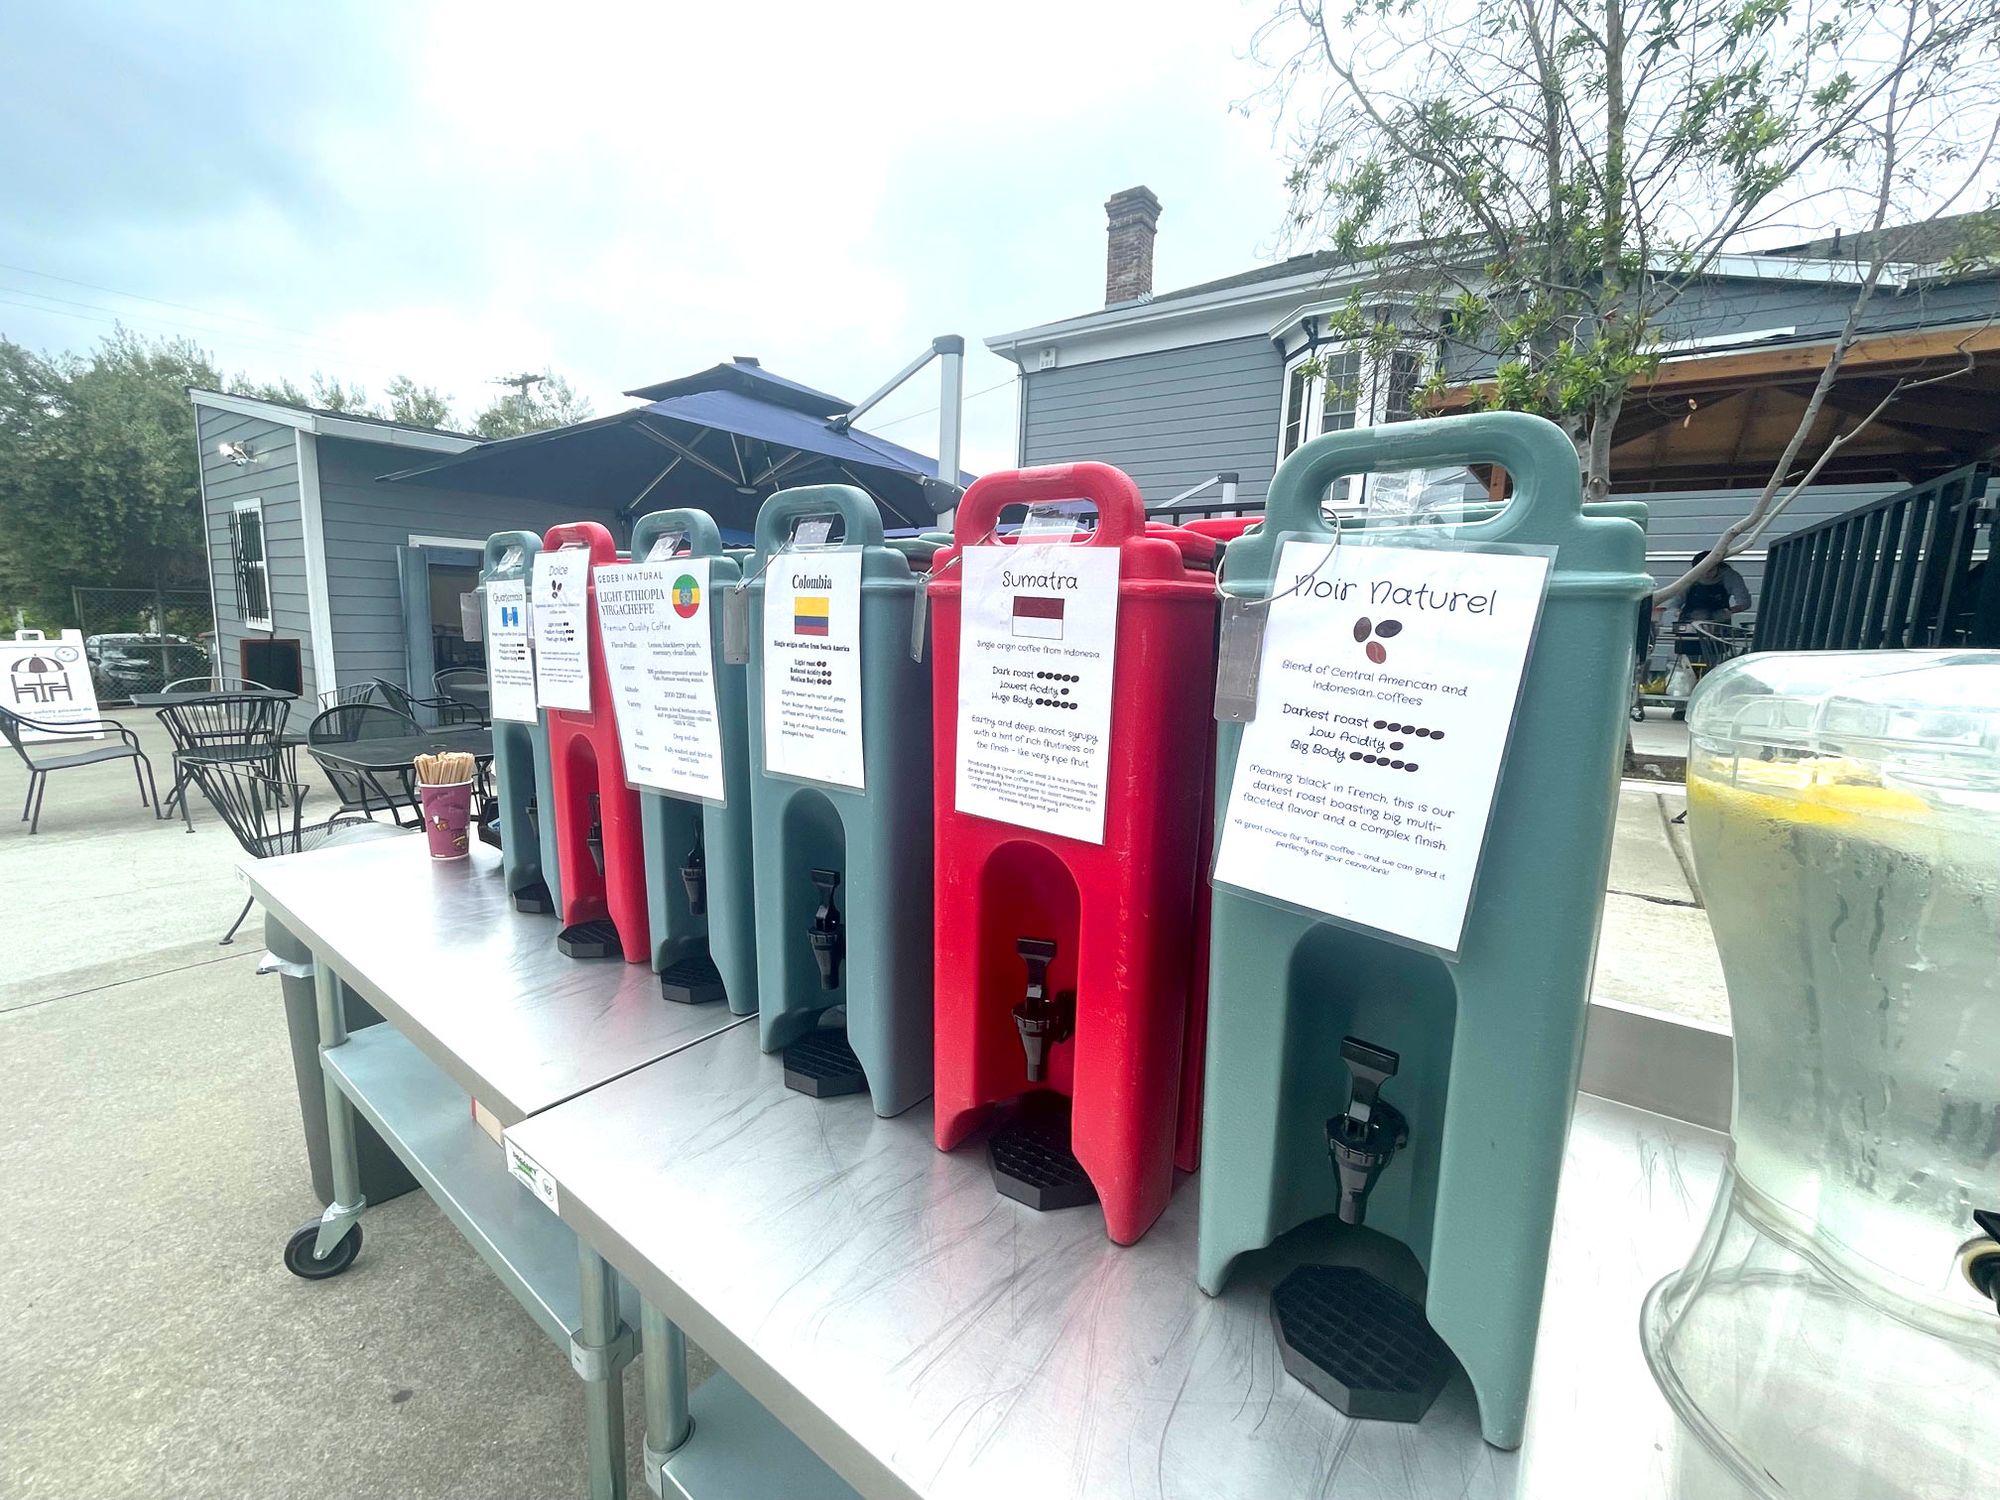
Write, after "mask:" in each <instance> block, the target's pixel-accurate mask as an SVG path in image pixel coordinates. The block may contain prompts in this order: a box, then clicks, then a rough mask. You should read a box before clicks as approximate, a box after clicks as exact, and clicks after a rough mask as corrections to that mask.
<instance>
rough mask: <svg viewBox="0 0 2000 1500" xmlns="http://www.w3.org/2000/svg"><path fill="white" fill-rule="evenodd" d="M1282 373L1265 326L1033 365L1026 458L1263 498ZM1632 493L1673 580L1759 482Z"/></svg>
mask: <svg viewBox="0 0 2000 1500" xmlns="http://www.w3.org/2000/svg"><path fill="white" fill-rule="evenodd" d="M1283 382H1284V365H1283V361H1282V360H1281V359H1280V358H1279V357H1278V355H1277V353H1276V351H1275V349H1274V348H1273V346H1272V344H1271V342H1270V341H1269V340H1268V339H1263V338H1250V339H1236V340H1232V341H1230V342H1227V343H1217V344H1209V345H1201V346H1194V347H1190V348H1183V349H1173V350H1167V351H1163V352H1160V353H1156V354H1142V355H1134V356H1131V357H1128V358H1125V359H1111V360H1103V361H1100V362H1098V363H1096V364H1088V365H1078V366H1076V367H1074V368H1070V369H1063V368H1060V367H1059V368H1057V369H1054V370H1036V371H1029V372H1026V373H1024V374H1023V376H1022V402H1023V406H1024V412H1025V415H1024V417H1023V420H1022V424H1021V433H1022V454H1021V459H1022V462H1023V463H1024V464H1029V465H1033V464H1053V463H1068V462H1074V461H1077V460H1081V459H1097V460H1100V461H1101V462H1104V463H1109V464H1115V465H1117V466H1118V467H1119V468H1121V469H1124V470H1125V471H1126V472H1127V473H1128V474H1130V475H1131V476H1132V477H1133V478H1134V479H1135V480H1137V481H1138V483H1139V487H1140V489H1141V490H1142V491H1143V492H1144V494H1145V496H1146V499H1147V500H1148V501H1149V502H1158V501H1161V500H1165V499H1167V498H1169V497H1170V496H1172V495H1173V494H1175V493H1177V492H1178V491H1180V490H1183V489H1186V488H1187V487H1188V486H1189V485H1193V484H1197V483H1199V482H1200V481H1201V480H1203V479H1206V478H1207V477H1208V476H1209V475H1211V474H1214V473H1216V472H1217V471H1218V470H1226V469H1235V470H1237V471H1238V473H1239V475H1240V476H1241V480H1240V482H1241V485H1242V488H1241V490H1240V492H1239V499H1240V500H1241V501H1242V502H1244V503H1246V504H1252V505H1255V504H1260V503H1261V502H1262V501H1263V498H1264V493H1265V490H1266V489H1267V488H1268V486H1269V484H1270V480H1271V474H1272V472H1273V469H1274V466H1275V460H1276V457H1277V452H1278V443H1279V436H1280V434H1279V402H1280V397H1281V395H1282V390H1283ZM1893 489H1894V486H1891V485H1886V484H1877V485H1867V484H1852V485H1829V486H1826V487H1823V488H1819V489H1814V490H1810V491H1808V492H1807V493H1805V494H1803V495H1801V496H1800V497H1799V498H1798V499H1797V500H1795V501H1794V502H1793V503H1792V504H1791V505H1790V506H1789V507H1788V508H1787V509H1786V510H1785V512H1784V513H1783V514H1782V515H1781V516H1780V517H1779V518H1778V520H1777V521H1776V522H1774V523H1773V524H1772V526H1771V529H1770V531H1769V532H1767V533H1766V536H1765V538H1764V541H1763V542H1761V543H1760V544H1759V545H1758V546H1757V547H1754V548H1752V549H1751V550H1750V552H1749V553H1748V554H1746V555H1745V556H1743V557H1742V558H1741V559H1740V560H1739V561H1738V562H1737V564H1736V566H1737V568H1738V569H1739V571H1741V572H1742V574H1743V576H1744V581H1745V582H1746V583H1748V584H1749V585H1750V589H1751V593H1752V596H1753V598H1754V597H1756V596H1757V595H1758V593H1759V591H1760V589H1761V587H1762V584H1763V573H1764V546H1765V545H1766V544H1768V542H1769V541H1771V540H1774V539H1776V538H1778V537H1781V536H1785V535H1787V534H1789V533H1790V532H1792V531H1795V530H1797V529H1799V528H1800V527H1803V526H1810V525H1813V524H1814V523H1816V522H1819V521H1822V520H1825V519H1826V518H1827V517H1829V516H1836V515H1839V514H1840V513H1841V512H1843V511H1846V510H1851V509H1852V508H1853V507H1855V506H1857V505H1862V504H1865V503H1867V502H1868V501H1870V500H1874V499H1879V498H1880V497H1881V496H1883V495H1886V494H1889V493H1891V492H1892V490H1893ZM1632 498H1636V499H1643V500H1644V501H1645V502H1646V503H1647V505H1648V506H1649V507H1650V511H1649V514H1650V522H1649V526H1648V530H1647V538H1646V554H1647V561H1648V564H1649V566H1650V567H1651V568H1652V571H1653V573H1654V576H1655V577H1657V578H1659V579H1660V580H1661V581H1662V582H1665V581H1667V580H1669V579H1671V578H1674V577H1677V576H1679V573H1680V571H1681V569H1682V568H1683V567H1685V566H1686V564H1687V562H1688V560H1689V559H1690V558H1691V557H1693V555H1694V553H1695V552H1696V551H1697V550H1698V549H1700V548H1705V547H1707V546H1708V545H1709V544H1711V543H1712V542H1713V541H1714V540H1715V538H1716V536H1717V534H1718V533H1720V531H1721V530H1722V528H1723V527H1724V526H1726V525H1728V524H1729V522H1731V521H1733V520H1735V519H1736V518H1737V517H1738V516H1740V515H1742V514H1743V511H1744V508H1745V507H1746V506H1747V505H1749V503H1750V502H1751V500H1752V499H1753V498H1754V492H1753V491H1746V490H1681V491H1669V492H1664V493H1660V494H1651V495H1643V496H1634V497H1632Z"/></svg>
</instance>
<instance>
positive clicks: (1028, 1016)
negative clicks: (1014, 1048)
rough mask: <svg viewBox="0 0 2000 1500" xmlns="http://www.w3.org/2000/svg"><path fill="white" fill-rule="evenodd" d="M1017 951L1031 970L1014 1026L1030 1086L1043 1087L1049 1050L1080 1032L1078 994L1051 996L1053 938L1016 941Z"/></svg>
mask: <svg viewBox="0 0 2000 1500" xmlns="http://www.w3.org/2000/svg"><path fill="white" fill-rule="evenodd" d="M1014 951H1015V952H1016V953H1018V954H1020V955H1021V959H1022V961H1023V962H1025V963H1026V964H1027V966H1028V991H1027V994H1026V995H1025V996H1024V997H1023V998H1022V1000H1021V1003H1020V1004H1019V1005H1017V1006H1015V1007H1014V1026H1015V1029H1016V1030H1018V1031H1019V1032H1020V1033H1021V1050H1022V1051H1023V1052H1024V1053H1026V1054H1027V1059H1028V1082H1030V1083H1040V1082H1041V1081H1042V1079H1043V1077H1044V1076H1045V1075H1046V1074H1047V1072H1048V1066H1049V1049H1050V1048H1051V1047H1053V1046H1054V1045H1055V1044H1056V1043H1057V1042H1060V1041H1065V1040H1067V1039H1068V1038H1069V1037H1070V1036H1072V1035H1073V1034H1074V1033H1075V1031H1076V991H1074V990H1064V991H1063V992H1062V993H1061V994H1060V995H1054V996H1051V995H1050V994H1049V965H1050V964H1052V963H1054V962H1055V957H1056V945H1055V939H1053V938H1016V939H1015V940H1014Z"/></svg>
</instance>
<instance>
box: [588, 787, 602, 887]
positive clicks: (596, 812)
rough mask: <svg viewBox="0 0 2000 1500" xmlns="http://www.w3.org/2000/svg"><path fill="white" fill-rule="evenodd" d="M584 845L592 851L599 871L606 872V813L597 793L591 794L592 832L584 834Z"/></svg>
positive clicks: (592, 858) (592, 857)
mask: <svg viewBox="0 0 2000 1500" xmlns="http://www.w3.org/2000/svg"><path fill="white" fill-rule="evenodd" d="M583 846H584V848H586V849H588V850H589V851H590V862H591V863H592V864H594V865H596V866H597V873H598V874H599V875H602V874H603V873H604V815H603V812H602V811H601V809H600V807H599V804H598V800H597V793H595V792H592V793H591V794H590V832H588V833H586V834H585V835H584V836H583Z"/></svg>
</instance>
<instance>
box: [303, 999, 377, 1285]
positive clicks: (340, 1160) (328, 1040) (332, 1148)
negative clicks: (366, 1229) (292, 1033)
mask: <svg viewBox="0 0 2000 1500" xmlns="http://www.w3.org/2000/svg"><path fill="white" fill-rule="evenodd" d="M313 999H314V1001H315V1002H316V1006H317V1009H318V1011H319V1047H320V1051H322V1052H325V1051H328V1050H329V1049H331V1048H334V1047H340V1046H345V1045H346V1043H347V1002H346V999H345V996H344V992H343V990H342V988H341V984H340V976H339V975H337V974H335V973H334V972H333V970H332V969H330V968H328V967H327V966H326V965H325V964H323V963H315V964H314V965H313ZM321 1076H322V1078H323V1080H324V1083H325V1088H326V1143H327V1151H328V1154H329V1155H330V1156H331V1157H332V1158H333V1162H332V1165H333V1202H331V1203H329V1204H328V1205H327V1207H326V1212H325V1213H323V1214H321V1215H320V1221H319V1238H318V1239H317V1240H315V1241H314V1242H313V1255H314V1257H315V1258H317V1259H321V1260H324V1259H325V1258H326V1256H327V1255H328V1254H329V1253H331V1251H332V1250H333V1247H334V1246H336V1245H338V1244H339V1243H340V1242H341V1240H342V1239H343V1238H345V1237H346V1235H347V1231H348V1230H349V1229H351V1228H352V1227H353V1226H354V1223H355V1221H356V1220H357V1219H359V1218H360V1217H361V1210H362V1209H363V1208H365V1207H366V1206H367V1200H366V1199H365V1198H363V1197H362V1196H361V1158H360V1157H359V1156H358V1155H357V1154H356V1152H355V1147H354V1106H353V1105H352V1104H350V1103H348V1100H347V1095H345V1094H343V1093H342V1092H341V1091H340V1087H339V1085H338V1084H336V1083H335V1082H334V1081H333V1075H332V1074H331V1073H328V1072H326V1071H325V1070H324V1069H321Z"/></svg>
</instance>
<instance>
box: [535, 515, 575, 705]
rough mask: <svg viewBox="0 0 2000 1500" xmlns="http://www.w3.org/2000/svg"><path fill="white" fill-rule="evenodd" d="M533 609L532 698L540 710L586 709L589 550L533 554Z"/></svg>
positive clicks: (564, 549)
mask: <svg viewBox="0 0 2000 1500" xmlns="http://www.w3.org/2000/svg"><path fill="white" fill-rule="evenodd" d="M534 585H535V597H534V608H533V609H532V610H531V611H530V612H529V624H530V625H531V626H532V628H533V630H534V633H535V695H536V701H537V702H539V703H540V704H541V706H542V707H543V708H569V709H583V710H588V709H589V707H590V632H589V629H588V627H587V625H586V623H585V618H584V617H585V613H586V611H587V608H588V603H589V600H588V594H589V586H590V552H589V550H588V549H586V548H583V547H558V548H557V549H556V550H555V551H553V552H537V553H536V554H535V568H534Z"/></svg>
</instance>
